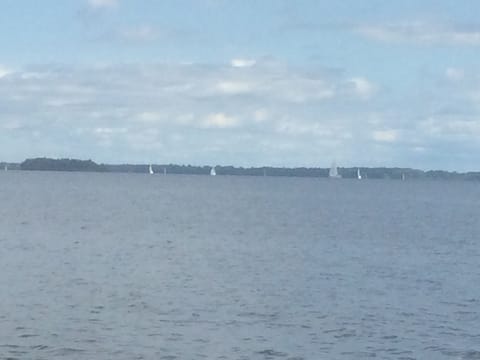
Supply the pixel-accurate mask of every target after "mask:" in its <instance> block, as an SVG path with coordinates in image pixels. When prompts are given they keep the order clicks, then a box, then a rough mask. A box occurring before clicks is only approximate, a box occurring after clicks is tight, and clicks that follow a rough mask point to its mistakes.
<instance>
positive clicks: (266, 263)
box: [0, 171, 480, 360]
mask: <svg viewBox="0 0 480 360" xmlns="http://www.w3.org/2000/svg"><path fill="white" fill-rule="evenodd" d="M0 184H1V186H0V204H1V207H0V261H1V271H0V294H1V298H0V299H1V301H0V358H2V359H3V358H10V359H129V360H130V359H169V360H172V359H202V358H204V359H262V360H263V359H289V360H293V359H296V360H300V359H364V358H372V357H376V358H379V359H480V345H479V344H480V287H479V286H478V284H479V283H480V281H479V280H480V245H479V243H478V237H479V234H480V222H479V221H478V217H479V215H480V201H479V199H480V184H478V183H467V182H413V181H412V182H409V181H405V182H401V181H393V180H392V181H375V180H370V181H369V180H366V181H353V180H351V181H350V180H339V181H335V180H327V179H324V180H320V179H297V178H272V177H266V178H264V177H224V176H217V177H209V176H173V175H172V176H166V177H164V176H161V175H158V176H157V175H155V176H148V175H142V174H87V173H53V172H13V171H12V172H6V173H3V174H0Z"/></svg>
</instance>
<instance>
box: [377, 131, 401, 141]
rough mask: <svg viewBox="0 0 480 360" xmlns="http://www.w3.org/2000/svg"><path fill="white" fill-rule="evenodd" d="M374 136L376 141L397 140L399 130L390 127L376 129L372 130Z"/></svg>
mask: <svg viewBox="0 0 480 360" xmlns="http://www.w3.org/2000/svg"><path fill="white" fill-rule="evenodd" d="M372 138H373V140H375V141H379V142H387V143H391V142H395V141H397V139H398V131H397V130H393V129H389V130H375V131H373V132H372Z"/></svg>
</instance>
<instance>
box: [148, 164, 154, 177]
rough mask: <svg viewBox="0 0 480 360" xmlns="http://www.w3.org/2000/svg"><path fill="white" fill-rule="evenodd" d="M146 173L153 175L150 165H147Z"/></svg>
mask: <svg viewBox="0 0 480 360" xmlns="http://www.w3.org/2000/svg"><path fill="white" fill-rule="evenodd" d="M148 173H149V174H150V175H153V174H154V172H153V169H152V165H149V166H148Z"/></svg>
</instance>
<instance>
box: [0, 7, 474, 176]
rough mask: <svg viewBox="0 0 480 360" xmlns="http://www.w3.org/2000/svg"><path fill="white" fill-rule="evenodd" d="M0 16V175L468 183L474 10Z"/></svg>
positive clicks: (124, 10) (109, 11)
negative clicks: (296, 174)
mask: <svg viewBox="0 0 480 360" xmlns="http://www.w3.org/2000/svg"><path fill="white" fill-rule="evenodd" d="M1 7H2V10H1V11H0V44H1V51H0V160H3V161H11V162H14V161H15V162H16V161H22V160H24V159H25V158H29V157H38V156H47V157H54V158H63V157H68V158H79V159H93V160H95V161H97V162H103V163H155V164H162V163H178V164H193V165H235V166H287V167H290V166H309V167H329V165H330V163H331V162H332V161H336V163H337V164H338V165H339V166H368V167H373V166H389V167H390V166H398V167H414V168H419V169H425V170H426V169H446V170H454V171H475V170H480V161H479V156H478V153H479V151H480V71H479V70H480V21H479V20H478V14H479V13H480V1H476V0H422V1H418V0H402V1H400V0H397V1H384V0H364V1H359V0H342V1H333V0H328V1H326V0H296V1H290V0H289V1H286V0H168V1H167V0H68V1H65V0H42V1H38V0H3V1H2V2H1Z"/></svg>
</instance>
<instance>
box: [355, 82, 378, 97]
mask: <svg viewBox="0 0 480 360" xmlns="http://www.w3.org/2000/svg"><path fill="white" fill-rule="evenodd" d="M349 82H350V83H351V84H353V87H354V91H355V93H356V94H357V95H358V96H359V97H360V98H362V99H368V98H370V97H371V96H372V95H373V94H374V92H375V90H376V88H375V86H374V85H373V84H372V83H371V82H370V81H368V80H367V79H365V78H363V77H355V78H352V79H350V80H349Z"/></svg>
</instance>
